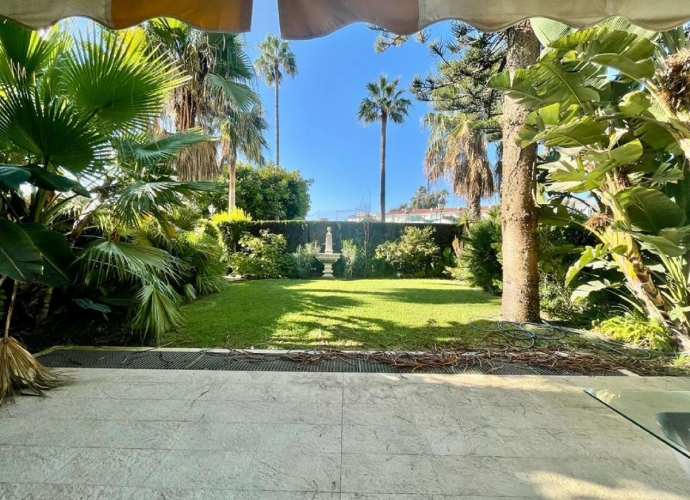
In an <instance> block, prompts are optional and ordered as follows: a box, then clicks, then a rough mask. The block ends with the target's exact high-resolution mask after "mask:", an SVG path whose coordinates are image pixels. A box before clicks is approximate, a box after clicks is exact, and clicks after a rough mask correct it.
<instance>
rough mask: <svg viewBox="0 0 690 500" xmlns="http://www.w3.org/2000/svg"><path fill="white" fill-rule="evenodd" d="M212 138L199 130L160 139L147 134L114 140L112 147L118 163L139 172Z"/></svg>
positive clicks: (168, 135) (173, 157)
mask: <svg viewBox="0 0 690 500" xmlns="http://www.w3.org/2000/svg"><path fill="white" fill-rule="evenodd" d="M210 140H212V138H211V137H210V136H208V135H206V134H204V133H203V132H202V131H201V130H200V129H189V130H184V131H182V132H177V133H175V134H165V135H163V136H161V137H151V136H150V135H149V134H137V135H129V136H127V137H124V138H115V139H114V140H113V147H114V148H115V150H116V151H117V159H118V163H119V164H120V165H122V166H124V167H125V168H129V169H135V170H140V169H142V168H150V167H154V166H156V165H159V164H161V163H167V162H170V161H172V160H174V159H175V158H176V157H177V155H179V154H180V153H181V152H182V151H184V150H185V149H186V148H189V147H191V146H194V145H196V144H200V143H202V142H208V141H210Z"/></svg>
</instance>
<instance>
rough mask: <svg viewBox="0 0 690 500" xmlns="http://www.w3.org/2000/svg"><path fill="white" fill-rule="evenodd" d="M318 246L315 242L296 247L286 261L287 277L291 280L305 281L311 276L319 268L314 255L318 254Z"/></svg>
mask: <svg viewBox="0 0 690 500" xmlns="http://www.w3.org/2000/svg"><path fill="white" fill-rule="evenodd" d="M320 248H321V247H320V245H319V243H318V242H316V241H312V242H310V243H305V244H304V245H300V246H299V247H297V250H296V251H295V252H293V253H291V254H290V255H289V256H288V259H287V276H288V278H293V279H298V278H299V279H305V278H309V277H311V276H313V275H314V274H315V273H316V272H317V271H318V268H319V265H320V263H319V261H318V260H317V258H316V254H317V253H319V250H320Z"/></svg>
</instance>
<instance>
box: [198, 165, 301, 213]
mask: <svg viewBox="0 0 690 500" xmlns="http://www.w3.org/2000/svg"><path fill="white" fill-rule="evenodd" d="M313 183H314V181H313V180H311V179H305V178H303V177H302V176H301V174H300V172H299V170H287V169H285V168H283V167H277V166H275V165H273V164H272V163H269V164H268V165H266V166H264V167H253V166H251V165H247V164H245V163H238V164H237V172H236V205H237V207H238V208H240V209H242V210H244V212H245V213H246V214H248V215H249V216H251V217H252V218H253V219H254V220H300V219H304V218H305V217H306V216H307V213H309V207H310V205H311V198H310V196H309V188H310V187H311V185H312V184H313ZM218 184H219V186H218V187H219V191H218V192H217V193H214V194H211V195H208V196H205V197H203V198H200V200H199V204H200V206H201V207H208V206H209V205H213V206H215V207H217V208H218V207H226V206H227V204H228V182H227V172H226V173H224V174H223V175H222V176H221V177H220V178H219V179H218Z"/></svg>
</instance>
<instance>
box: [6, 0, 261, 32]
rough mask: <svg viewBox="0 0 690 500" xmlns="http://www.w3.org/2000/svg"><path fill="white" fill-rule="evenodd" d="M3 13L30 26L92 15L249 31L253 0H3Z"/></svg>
mask: <svg viewBox="0 0 690 500" xmlns="http://www.w3.org/2000/svg"><path fill="white" fill-rule="evenodd" d="M261 1H265V0H261ZM0 16H3V17H8V18H10V19H14V20H15V21H18V22H19V23H21V24H23V25H25V26H29V27H31V28H45V27H46V26H49V25H51V24H53V23H55V22H56V21H59V20H61V19H65V18H67V17H72V16H82V17H89V18H91V19H93V20H94V21H98V22H99V23H101V24H103V25H105V26H108V27H110V28H128V27H130V26H134V25H136V24H139V23H141V22H143V21H146V20H147V19H151V18H154V17H174V18H177V19H180V20H181V21H184V22H186V23H188V24H190V25H192V26H194V27H196V28H200V29H204V30H208V31H249V29H250V28H251V22H252V0H0Z"/></svg>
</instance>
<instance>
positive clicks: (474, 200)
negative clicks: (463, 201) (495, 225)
mask: <svg viewBox="0 0 690 500" xmlns="http://www.w3.org/2000/svg"><path fill="white" fill-rule="evenodd" d="M467 210H468V212H469V216H470V219H471V220H472V221H478V220H479V218H480V217H481V216H482V197H481V196H479V193H475V194H472V196H469V197H468V198H467Z"/></svg>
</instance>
